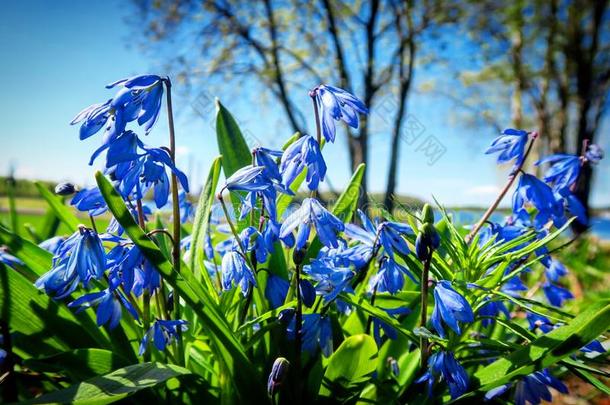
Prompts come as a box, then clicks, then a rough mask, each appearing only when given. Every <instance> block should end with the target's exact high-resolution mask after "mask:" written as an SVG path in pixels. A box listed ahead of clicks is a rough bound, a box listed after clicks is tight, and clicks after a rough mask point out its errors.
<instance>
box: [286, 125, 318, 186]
mask: <svg viewBox="0 0 610 405" xmlns="http://www.w3.org/2000/svg"><path fill="white" fill-rule="evenodd" d="M304 169H307V177H306V179H305V181H306V182H307V187H308V188H309V189H310V190H317V189H318V185H319V184H320V182H321V181H324V177H325V176H326V163H325V162H324V157H323V156H322V151H321V150H320V145H318V141H316V140H315V138H314V137H313V136H311V135H303V136H301V137H300V138H299V139H297V140H296V141H295V142H293V143H292V144H291V145H290V146H288V148H286V151H285V152H284V154H283V155H282V160H281V162H280V172H281V174H282V183H283V184H284V185H285V186H286V187H290V185H291V184H292V183H293V182H294V180H295V179H296V178H297V176H298V175H299V174H300V173H301V172H302V171H303V170H304Z"/></svg>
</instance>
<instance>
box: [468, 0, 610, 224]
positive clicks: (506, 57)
mask: <svg viewBox="0 0 610 405" xmlns="http://www.w3.org/2000/svg"><path fill="white" fill-rule="evenodd" d="M463 15H464V16H465V18H464V21H465V22H466V27H467V30H468V32H469V34H470V36H471V38H472V39H473V41H474V43H476V44H477V46H478V47H479V49H481V51H482V52H481V55H482V59H483V60H484V68H483V69H482V70H481V71H480V72H478V74H477V75H476V76H475V77H474V78H471V80H472V81H473V82H474V83H476V84H477V85H480V84H481V83H485V82H488V81H491V82H493V83H494V85H496V86H497V85H498V83H500V84H501V85H503V86H504V87H505V90H506V91H509V92H510V93H511V95H512V97H511V110H512V121H513V123H512V124H513V126H515V127H522V126H525V127H528V126H530V125H531V126H532V127H533V128H535V129H536V130H538V131H539V132H540V134H541V137H540V142H539V144H538V146H539V150H538V153H537V154H542V153H545V154H546V153H580V151H581V149H582V148H583V145H584V144H586V143H592V142H595V138H596V135H597V133H598V132H599V129H600V123H601V120H602V118H603V117H604V116H605V114H606V112H607V108H608V99H607V97H608V91H609V90H610V35H609V33H610V12H609V11H608V1H606V0H599V1H598V0H573V1H568V0H550V1H544V0H539V1H535V2H533V3H529V2H527V3H526V2H524V1H516V2H513V3H511V4H510V5H509V6H507V5H506V3H505V2H501V1H491V0H486V1H483V2H479V1H472V2H468V3H466V5H465V6H464V9H463ZM503 108H504V107H503V106H497V109H499V110H501V109H503ZM530 114H531V115H532V116H533V117H534V120H533V121H531V122H528V121H526V120H525V119H524V117H525V116H527V115H530ZM591 180H592V170H591V168H590V166H589V165H586V166H585V167H584V169H583V171H582V174H581V177H580V179H579V182H578V184H577V187H576V189H575V193H576V195H577V197H578V198H579V199H580V201H581V202H582V203H583V204H584V205H585V207H586V208H587V210H589V195H590V191H591ZM575 230H576V231H579V232H580V231H583V230H584V229H583V228H582V227H580V226H578V225H576V229H575Z"/></svg>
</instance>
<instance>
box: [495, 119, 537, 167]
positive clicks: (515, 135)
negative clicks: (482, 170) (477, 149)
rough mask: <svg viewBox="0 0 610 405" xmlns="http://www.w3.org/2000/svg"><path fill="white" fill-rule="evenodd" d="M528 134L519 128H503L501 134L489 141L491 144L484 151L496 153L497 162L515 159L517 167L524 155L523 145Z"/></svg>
mask: <svg viewBox="0 0 610 405" xmlns="http://www.w3.org/2000/svg"><path fill="white" fill-rule="evenodd" d="M528 138H529V134H528V132H527V131H523V130H521V129H512V128H509V129H505V130H504V131H502V135H500V136H499V137H497V138H496V139H494V140H493V142H492V143H491V146H490V147H489V148H488V149H487V150H486V151H485V153H486V154H490V153H497V152H500V153H499V155H498V163H507V162H510V161H511V160H513V159H514V160H515V167H518V166H519V165H521V163H522V162H523V158H524V155H525V145H527V140H528Z"/></svg>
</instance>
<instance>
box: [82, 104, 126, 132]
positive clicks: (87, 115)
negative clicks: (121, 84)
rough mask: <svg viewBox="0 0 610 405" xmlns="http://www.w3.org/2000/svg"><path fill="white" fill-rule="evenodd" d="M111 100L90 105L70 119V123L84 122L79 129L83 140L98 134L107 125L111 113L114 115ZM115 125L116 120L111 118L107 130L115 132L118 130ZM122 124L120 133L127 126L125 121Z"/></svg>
mask: <svg viewBox="0 0 610 405" xmlns="http://www.w3.org/2000/svg"><path fill="white" fill-rule="evenodd" d="M111 101H112V100H108V101H106V102H105V103H98V104H93V105H90V106H89V107H87V108H85V109H84V110H82V111H81V112H79V113H78V114H77V115H76V117H74V119H73V120H72V121H70V125H74V124H78V123H79V122H82V124H81V127H80V131H79V132H80V133H79V138H80V139H81V140H83V139H87V138H89V137H90V136H92V135H94V134H96V133H97V132H98V131H99V130H100V129H102V127H103V126H104V125H106V123H107V122H108V120H109V118H110V117H111V115H112V116H113V117H114V115H113V114H111V107H110V102H111ZM115 125H116V124H115V122H113V120H110V122H109V123H108V127H107V131H112V132H113V133H114V132H117V131H116V130H115V129H114V126H115ZM120 125H121V127H120V128H119V130H118V132H119V133H121V132H123V129H124V128H125V127H124V123H123V122H122V121H121V123H120ZM111 128H112V129H111Z"/></svg>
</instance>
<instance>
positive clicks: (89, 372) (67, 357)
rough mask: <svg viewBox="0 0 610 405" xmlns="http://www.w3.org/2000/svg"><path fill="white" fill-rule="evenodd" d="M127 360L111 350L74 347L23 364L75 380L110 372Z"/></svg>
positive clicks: (123, 364)
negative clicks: (70, 349) (73, 348)
mask: <svg viewBox="0 0 610 405" xmlns="http://www.w3.org/2000/svg"><path fill="white" fill-rule="evenodd" d="M128 364H129V362H128V361H127V360H126V359H125V358H124V357H121V356H119V355H117V354H116V353H114V352H113V351H111V350H104V349H91V348H87V349H76V350H72V351H68V352H63V353H58V354H56V355H53V356H49V357H43V358H36V359H26V360H24V361H23V365H24V366H26V367H27V368H29V369H32V370H34V371H38V372H51V373H62V374H64V373H65V374H66V375H68V376H70V377H71V378H73V379H75V380H76V381H82V380H83V379H85V378H91V377H95V376H96V375H102V374H107V373H110V372H111V371H112V370H116V369H117V368H120V367H125V366H127V365H128Z"/></svg>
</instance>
